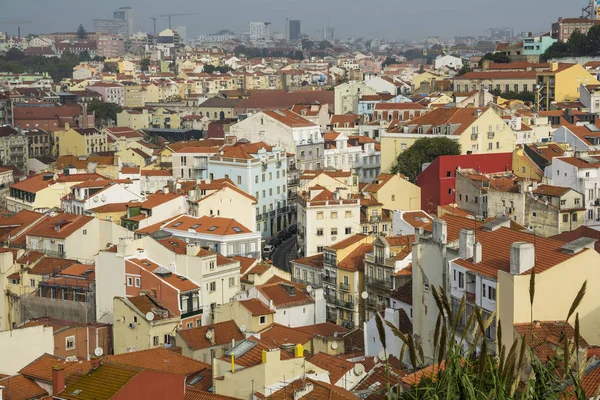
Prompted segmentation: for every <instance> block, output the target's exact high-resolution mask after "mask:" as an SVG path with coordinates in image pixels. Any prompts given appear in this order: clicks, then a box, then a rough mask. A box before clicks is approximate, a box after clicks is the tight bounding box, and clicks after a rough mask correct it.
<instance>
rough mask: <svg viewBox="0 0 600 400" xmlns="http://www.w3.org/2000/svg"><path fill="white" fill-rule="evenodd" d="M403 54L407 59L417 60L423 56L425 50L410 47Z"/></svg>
mask: <svg viewBox="0 0 600 400" xmlns="http://www.w3.org/2000/svg"><path fill="white" fill-rule="evenodd" d="M403 56H404V57H405V58H406V59H407V60H409V61H410V60H416V59H417V58H422V57H423V50H419V49H408V50H406V51H405V52H404V54H403Z"/></svg>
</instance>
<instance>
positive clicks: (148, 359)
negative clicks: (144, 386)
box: [104, 348, 210, 376]
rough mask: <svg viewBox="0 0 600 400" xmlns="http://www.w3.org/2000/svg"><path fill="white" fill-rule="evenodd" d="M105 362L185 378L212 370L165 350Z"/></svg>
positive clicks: (124, 355)
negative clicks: (183, 376)
mask: <svg viewBox="0 0 600 400" xmlns="http://www.w3.org/2000/svg"><path fill="white" fill-rule="evenodd" d="M104 360H105V361H106V362H110V363H118V364H122V365H131V366H135V367H140V368H145V369H151V370H154V371H161V372H167V373H172V374H178V375H185V376H190V375H193V374H195V373H197V372H200V371H203V370H205V369H210V365H209V364H206V363H203V362H200V361H197V360H193V359H191V358H188V357H185V356H182V355H181V354H177V353H176V352H173V351H170V350H167V349H163V348H154V349H149V350H141V351H134V352H131V353H124V354H118V355H113V356H107V357H105V358H104Z"/></svg>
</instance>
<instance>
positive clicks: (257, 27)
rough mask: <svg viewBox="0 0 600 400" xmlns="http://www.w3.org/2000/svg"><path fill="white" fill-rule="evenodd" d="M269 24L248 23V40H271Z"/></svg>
mask: <svg viewBox="0 0 600 400" xmlns="http://www.w3.org/2000/svg"><path fill="white" fill-rule="evenodd" d="M270 26H271V23H270V22H250V39H252V40H269V39H270V38H271V32H270Z"/></svg>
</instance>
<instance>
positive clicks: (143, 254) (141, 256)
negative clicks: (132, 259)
mask: <svg viewBox="0 0 600 400" xmlns="http://www.w3.org/2000/svg"><path fill="white" fill-rule="evenodd" d="M136 258H137V259H138V260H145V259H146V250H144V249H137V250H136Z"/></svg>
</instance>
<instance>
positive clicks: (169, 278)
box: [125, 258, 199, 292]
mask: <svg viewBox="0 0 600 400" xmlns="http://www.w3.org/2000/svg"><path fill="white" fill-rule="evenodd" d="M125 263H126V264H128V265H129V266H132V267H134V268H135V267H137V268H141V269H144V270H146V271H148V272H151V273H153V274H154V275H155V276H156V277H157V278H159V279H161V280H163V281H165V282H166V283H168V284H169V285H171V286H173V287H174V288H176V289H177V290H179V291H181V292H186V291H188V290H195V289H199V286H198V285H196V284H195V283H194V282H192V281H191V280H189V279H187V278H186V277H184V276H183V275H179V274H175V273H170V274H155V273H154V271H155V270H156V269H157V268H160V267H161V266H160V265H158V264H156V263H154V262H152V261H150V260H139V259H137V258H129V259H127V261H126V262H125ZM163 268H164V267H163Z"/></svg>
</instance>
